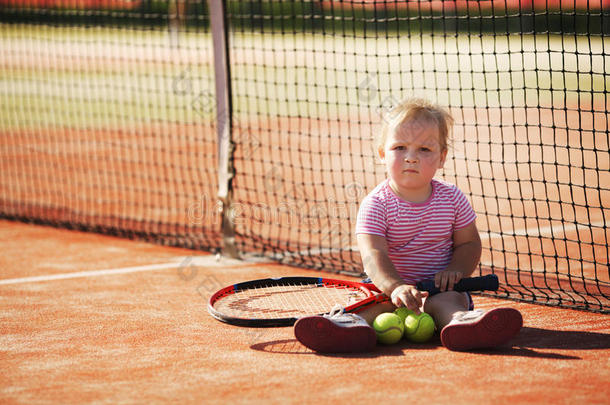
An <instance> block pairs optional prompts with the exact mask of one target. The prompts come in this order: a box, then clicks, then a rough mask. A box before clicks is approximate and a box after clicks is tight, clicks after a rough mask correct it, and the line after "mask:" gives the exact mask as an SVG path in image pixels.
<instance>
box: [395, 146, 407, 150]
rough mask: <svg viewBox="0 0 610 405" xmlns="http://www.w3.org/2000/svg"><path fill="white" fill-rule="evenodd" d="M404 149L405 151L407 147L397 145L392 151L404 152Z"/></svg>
mask: <svg viewBox="0 0 610 405" xmlns="http://www.w3.org/2000/svg"><path fill="white" fill-rule="evenodd" d="M404 149H405V147H404V146H401V145H396V146H394V147H392V150H404Z"/></svg>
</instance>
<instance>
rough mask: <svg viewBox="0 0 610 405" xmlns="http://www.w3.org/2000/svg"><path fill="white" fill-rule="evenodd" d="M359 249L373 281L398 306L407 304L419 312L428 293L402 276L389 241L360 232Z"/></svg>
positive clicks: (365, 267) (365, 268)
mask: <svg viewBox="0 0 610 405" xmlns="http://www.w3.org/2000/svg"><path fill="white" fill-rule="evenodd" d="M358 249H359V250H360V255H361V256H362V262H363V264H364V271H365V272H366V274H367V275H368V276H369V277H370V278H371V280H372V281H373V283H374V284H375V285H376V286H377V287H378V288H379V289H380V290H381V291H383V292H384V293H385V294H386V295H387V296H388V297H391V299H392V303H393V304H394V305H396V306H397V307H401V306H406V307H407V308H409V309H410V310H412V311H414V312H416V313H419V312H420V310H419V308H420V307H421V306H422V298H424V297H426V296H427V295H428V293H426V292H420V291H418V290H417V288H415V286H412V285H408V284H406V283H405V282H404V280H403V279H402V278H401V277H400V275H399V274H398V272H397V271H396V268H395V267H394V264H393V263H392V261H391V260H390V257H389V256H388V243H387V241H386V239H385V238H384V237H383V236H379V235H370V234H358Z"/></svg>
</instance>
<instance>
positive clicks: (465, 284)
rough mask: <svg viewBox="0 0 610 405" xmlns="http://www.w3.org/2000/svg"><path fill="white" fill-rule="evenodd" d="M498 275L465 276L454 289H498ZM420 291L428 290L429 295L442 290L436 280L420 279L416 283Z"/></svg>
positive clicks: (461, 290) (460, 290) (462, 290)
mask: <svg viewBox="0 0 610 405" xmlns="http://www.w3.org/2000/svg"><path fill="white" fill-rule="evenodd" d="M499 284H500V283H499V281H498V276H496V275H495V274H488V275H486V276H480V277H470V278H463V279H461V280H460V281H458V282H457V284H455V285H454V286H453V290H454V291H459V292H464V291H496V290H497V289H498V287H499ZM416 287H417V289H418V290H420V291H427V292H428V294H429V295H434V294H438V293H440V292H441V290H440V289H439V288H437V287H436V286H435V285H434V280H426V281H420V282H419V283H417V285H416Z"/></svg>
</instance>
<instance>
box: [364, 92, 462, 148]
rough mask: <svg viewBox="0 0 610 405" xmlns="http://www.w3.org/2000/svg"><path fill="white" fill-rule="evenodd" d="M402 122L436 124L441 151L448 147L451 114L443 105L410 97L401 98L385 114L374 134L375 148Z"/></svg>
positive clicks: (381, 145) (379, 146)
mask: <svg viewBox="0 0 610 405" xmlns="http://www.w3.org/2000/svg"><path fill="white" fill-rule="evenodd" d="M404 123H411V124H412V125H413V126H414V127H416V126H418V125H422V126H423V125H424V124H434V125H436V126H437V127H438V134H439V142H440V146H441V151H446V150H448V149H449V143H450V131H451V127H452V126H453V117H452V116H451V114H450V113H449V112H448V111H447V110H445V109H444V108H443V107H441V106H439V105H437V104H433V103H431V102H429V101H428V100H424V99H421V98H410V99H406V100H403V101H402V102H400V103H399V104H398V105H397V106H395V107H394V108H392V109H391V110H390V111H388V113H386V114H385V116H384V119H383V123H382V126H381V130H380V131H379V132H378V133H377V135H376V136H375V140H374V147H375V150H378V149H379V148H383V147H384V145H385V142H386V140H387V139H388V134H389V133H391V132H393V131H395V130H396V128H398V127H399V126H400V125H402V124H404Z"/></svg>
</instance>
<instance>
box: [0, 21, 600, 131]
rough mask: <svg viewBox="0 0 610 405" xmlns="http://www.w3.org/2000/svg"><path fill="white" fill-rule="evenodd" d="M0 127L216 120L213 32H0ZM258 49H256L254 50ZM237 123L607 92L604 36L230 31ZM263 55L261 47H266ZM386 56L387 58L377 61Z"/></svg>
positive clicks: (552, 101)
mask: <svg viewBox="0 0 610 405" xmlns="http://www.w3.org/2000/svg"><path fill="white" fill-rule="evenodd" d="M0 32H1V34H2V35H1V37H0V49H3V51H1V52H2V53H3V55H2V58H3V59H4V62H3V63H0V116H1V117H2V118H0V129H3V130H6V129H11V128H15V127H20V128H24V127H25V128H29V127H40V126H42V127H44V126H58V127H62V126H67V127H76V128H79V127H86V128H91V127H105V128H108V127H117V128H120V127H122V126H125V125H137V124H145V123H150V122H155V121H163V122H185V123H197V122H205V123H209V121H210V120H212V119H214V111H213V110H214V108H213V107H214V105H213V99H211V98H210V97H211V96H212V95H213V93H214V73H213V57H212V54H211V52H212V51H211V38H210V35H209V34H201V33H196V32H188V33H181V34H180V35H179V37H178V41H179V44H180V49H177V48H175V47H172V45H171V44H172V40H174V41H175V38H174V39H172V38H171V37H170V35H169V34H168V32H166V31H154V30H153V31H150V30H141V29H112V28H99V27H97V28H90V29H87V28H74V27H70V28H66V27H63V28H61V27H46V26H27V25H20V26H6V25H4V26H0ZM261 43H262V46H263V48H261ZM231 45H232V52H231V58H232V64H231V74H232V79H233V97H234V100H233V103H234V107H235V111H236V112H237V115H238V116H250V115H251V114H254V115H258V114H269V115H271V116H275V115H281V116H308V117H313V118H316V117H329V116H330V117H333V116H336V117H342V116H348V115H349V114H351V113H353V112H355V111H358V109H359V108H362V107H365V108H368V109H370V110H378V109H379V108H380V107H381V106H383V105H384V104H385V103H387V102H388V101H389V100H392V99H395V98H401V97H403V96H405V95H406V94H404V93H406V92H407V91H408V92H413V93H415V94H418V95H421V96H425V97H429V98H432V99H436V100H438V101H440V102H441V103H444V104H448V105H451V106H454V107H459V106H463V107H500V106H504V107H508V106H517V107H525V106H538V105H541V106H544V107H549V108H550V107H552V106H556V105H557V103H558V102H563V100H564V99H566V101H567V103H568V104H569V103H576V102H577V101H578V95H577V91H584V92H590V93H592V97H593V99H594V100H597V101H603V98H604V97H606V96H605V93H604V92H608V91H609V90H610V78H609V75H608V74H607V72H605V70H604V69H605V67H606V66H609V65H610V57H609V56H606V55H605V53H604V50H605V49H608V48H609V47H610V39H608V38H603V39H602V38H600V37H591V38H588V37H580V36H578V37H577V36H566V37H562V36H550V37H549V36H542V35H538V36H533V35H530V36H521V35H508V36H506V35H505V36H499V37H495V38H494V37H491V36H484V37H475V36H473V37H470V36H468V35H465V34H464V35H460V36H457V37H443V36H440V35H438V34H426V35H420V36H414V37H411V38H408V37H400V38H390V39H387V40H386V39H384V38H380V39H377V38H369V39H367V40H366V41H364V40H363V39H361V38H341V37H333V36H323V35H322V34H319V33H317V34H306V35H302V36H297V35H284V36H279V35H268V34H266V35H264V36H261V35H260V34H259V35H254V34H247V35H246V34H236V35H232V36H231ZM261 49H267V50H268V51H263V50H261ZM376 54H379V55H384V56H383V57H380V56H375V55H376Z"/></svg>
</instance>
